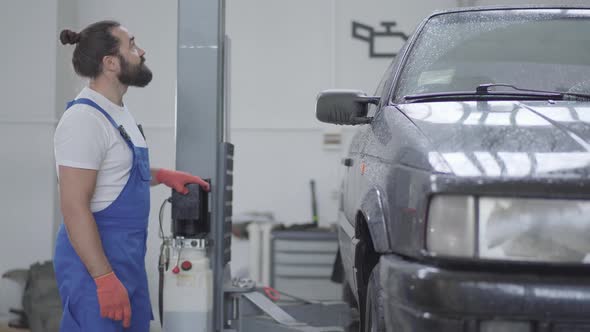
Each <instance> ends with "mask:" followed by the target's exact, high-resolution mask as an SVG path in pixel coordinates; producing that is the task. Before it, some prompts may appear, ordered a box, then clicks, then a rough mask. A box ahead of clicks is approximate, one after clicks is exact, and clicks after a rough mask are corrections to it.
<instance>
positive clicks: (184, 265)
mask: <svg viewBox="0 0 590 332" xmlns="http://www.w3.org/2000/svg"><path fill="white" fill-rule="evenodd" d="M181 267H182V269H183V270H184V271H188V270H190V269H191V268H192V267H193V264H191V262H189V261H184V262H182V265H181Z"/></svg>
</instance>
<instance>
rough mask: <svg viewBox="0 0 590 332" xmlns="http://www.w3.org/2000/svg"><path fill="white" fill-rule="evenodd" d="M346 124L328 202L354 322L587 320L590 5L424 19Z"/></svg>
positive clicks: (555, 324) (575, 326) (351, 100)
mask: <svg viewBox="0 0 590 332" xmlns="http://www.w3.org/2000/svg"><path fill="white" fill-rule="evenodd" d="M317 117H318V119H319V120H321V121H323V122H328V123H334V124H340V125H359V127H358V131H357V132H356V134H355V137H354V139H353V141H352V143H351V146H350V149H349V153H348V156H347V158H346V159H344V160H343V167H345V168H346V171H345V177H344V180H343V188H342V204H341V211H340V212H341V213H340V221H339V223H340V225H339V226H340V228H339V241H340V255H341V261H342V267H343V271H344V273H343V274H344V282H345V285H346V288H347V289H348V291H349V292H350V294H351V296H352V300H353V301H352V302H356V303H357V304H358V308H359V311H360V313H361V327H362V329H363V330H364V331H384V330H387V331H395V332H404V331H407V332H421V331H453V332H456V331H485V332H487V331H511V332H521V331H522V332H525V331H527V332H532V331H564V332H566V331H590V264H589V263H590V9H589V8H586V9H584V8H563V7H559V8H558V7H526V8H512V7H509V8H506V7H502V8H475V9H464V10H453V11H445V12H439V13H435V14H433V15H432V16H430V17H428V18H427V19H426V20H425V21H424V22H423V23H422V24H421V25H420V26H419V27H418V29H417V30H416V32H415V33H414V34H413V36H412V37H411V38H410V39H409V40H408V42H407V43H406V45H405V46H404V48H403V50H402V51H401V52H400V55H399V56H398V57H397V58H396V59H395V60H394V61H393V63H392V64H391V66H390V67H389V69H388V70H387V72H386V74H385V77H384V78H383V80H382V81H381V83H380V85H379V88H378V89H377V92H376V93H375V94H374V95H373V96H367V95H366V94H364V93H363V92H359V91H352V90H330V91H325V92H323V93H322V94H320V96H319V98H318V102H317Z"/></svg>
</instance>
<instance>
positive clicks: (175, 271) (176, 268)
mask: <svg viewBox="0 0 590 332" xmlns="http://www.w3.org/2000/svg"><path fill="white" fill-rule="evenodd" d="M179 272H180V269H179V268H178V266H175V267H174V268H173V269H172V273H174V274H178V273H179Z"/></svg>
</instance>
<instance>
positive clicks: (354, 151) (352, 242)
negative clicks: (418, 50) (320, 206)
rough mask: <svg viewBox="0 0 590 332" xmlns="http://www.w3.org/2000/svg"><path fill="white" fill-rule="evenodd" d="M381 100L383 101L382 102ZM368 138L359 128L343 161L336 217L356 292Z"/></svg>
mask: <svg viewBox="0 0 590 332" xmlns="http://www.w3.org/2000/svg"><path fill="white" fill-rule="evenodd" d="M392 67H393V64H392V65H390V67H389V68H388V70H387V71H386V73H385V75H384V76H383V78H382V80H381V82H380V83H379V85H378V87H377V89H376V92H375V94H374V96H381V95H382V92H383V91H384V90H385V85H386V83H387V82H389V81H390V78H391V69H392ZM382 100H383V98H382ZM382 104H383V101H382V102H381V103H380V104H379V105H372V104H371V105H369V113H368V115H369V116H374V115H375V114H376V113H377V112H378V111H379V108H380V107H381V106H382ZM369 135H372V130H371V126H370V125H363V126H360V127H358V129H357V130H356V133H355V135H354V137H353V139H352V141H351V145H350V148H349V150H348V154H347V156H346V158H345V159H344V160H343V162H342V163H343V167H344V168H345V170H344V177H343V182H342V196H341V209H340V210H341V211H340V213H339V215H340V217H339V224H340V235H339V241H340V254H341V257H342V263H343V265H344V270H345V274H346V278H347V281H348V283H349V285H350V286H351V287H352V288H353V289H356V280H355V275H356V274H355V273H354V251H355V247H356V244H357V243H358V240H357V239H356V238H355V227H356V217H357V214H358V211H359V205H360V201H361V199H362V195H363V193H362V191H363V190H362V188H363V184H362V181H363V180H364V179H363V173H364V169H363V168H364V167H365V166H364V154H363V151H364V149H365V146H366V144H367V142H369V141H370V140H369Z"/></svg>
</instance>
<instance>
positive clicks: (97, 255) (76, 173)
mask: <svg viewBox="0 0 590 332" xmlns="http://www.w3.org/2000/svg"><path fill="white" fill-rule="evenodd" d="M97 174H98V171H96V170H87V169H80V168H73V167H66V166H59V190H60V199H61V211H62V214H63V217H64V224H65V226H66V229H67V230H68V236H69V238H70V242H71V243H72V246H73V247H74V250H76V253H77V254H78V256H80V259H81V260H82V262H83V263H84V265H85V266H86V269H88V272H89V273H90V275H91V276H92V277H93V278H96V277H99V276H103V275H105V274H108V273H110V272H112V268H111V265H110V264H109V261H108V259H107V257H106V255H105V253H104V250H103V247H102V242H101V241H100V236H99V234H98V229H97V226H96V221H95V220H94V216H93V215H92V212H91V210H90V201H91V199H92V195H93V194H94V189H95V187H96V177H97Z"/></svg>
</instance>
